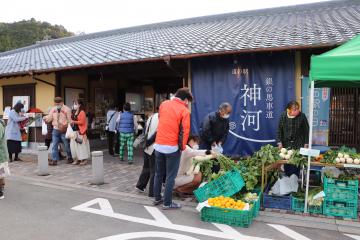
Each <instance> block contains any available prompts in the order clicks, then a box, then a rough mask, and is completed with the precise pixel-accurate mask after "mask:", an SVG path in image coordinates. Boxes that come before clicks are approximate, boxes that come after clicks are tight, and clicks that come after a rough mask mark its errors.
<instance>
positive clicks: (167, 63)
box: [163, 55, 184, 82]
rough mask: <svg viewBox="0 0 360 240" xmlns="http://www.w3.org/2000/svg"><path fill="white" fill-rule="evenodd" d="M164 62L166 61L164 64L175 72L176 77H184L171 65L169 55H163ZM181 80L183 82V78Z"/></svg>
mask: <svg viewBox="0 0 360 240" xmlns="http://www.w3.org/2000/svg"><path fill="white" fill-rule="evenodd" d="M163 59H164V62H165V63H166V66H167V67H168V68H169V69H170V70H171V71H173V72H174V73H175V75H176V77H179V78H184V76H183V75H182V74H181V73H179V72H178V71H177V70H176V69H175V68H174V67H173V66H172V65H171V56H170V55H169V56H165V57H164V58H163ZM183 82H184V79H183Z"/></svg>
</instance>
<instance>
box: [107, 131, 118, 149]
mask: <svg viewBox="0 0 360 240" xmlns="http://www.w3.org/2000/svg"><path fill="white" fill-rule="evenodd" d="M107 135H108V147H109V154H110V155H114V140H115V153H116V154H119V148H120V143H119V137H118V133H114V132H111V131H107ZM114 138H115V139H114Z"/></svg>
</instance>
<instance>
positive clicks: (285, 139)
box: [277, 101, 309, 176]
mask: <svg viewBox="0 0 360 240" xmlns="http://www.w3.org/2000/svg"><path fill="white" fill-rule="evenodd" d="M277 141H278V146H279V148H280V149H281V148H287V149H300V148H302V147H308V144H307V142H308V141H309V124H308V120H307V118H306V116H305V114H304V113H302V112H300V105H299V103H298V102H296V101H291V102H289V103H288V104H287V106H286V110H285V111H284V112H283V113H282V114H281V116H280V120H279V127H278V132H277ZM285 172H286V175H288V176H290V175H292V174H293V173H295V174H297V175H298V174H299V173H298V172H299V171H298V168H296V167H294V166H293V165H288V164H285Z"/></svg>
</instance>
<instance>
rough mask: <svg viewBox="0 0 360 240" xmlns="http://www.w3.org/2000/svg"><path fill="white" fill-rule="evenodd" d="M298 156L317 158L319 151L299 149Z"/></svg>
mask: <svg viewBox="0 0 360 240" xmlns="http://www.w3.org/2000/svg"><path fill="white" fill-rule="evenodd" d="M300 154H301V155H305V156H311V157H318V156H319V155H320V150H318V149H310V148H300Z"/></svg>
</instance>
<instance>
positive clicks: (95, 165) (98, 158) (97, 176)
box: [91, 151, 104, 185]
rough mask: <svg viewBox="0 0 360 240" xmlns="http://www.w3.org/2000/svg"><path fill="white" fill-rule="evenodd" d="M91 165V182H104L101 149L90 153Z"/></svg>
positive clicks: (98, 183) (99, 183) (97, 183)
mask: <svg viewBox="0 0 360 240" xmlns="http://www.w3.org/2000/svg"><path fill="white" fill-rule="evenodd" d="M91 157H92V160H91V166H92V174H93V181H92V184H96V185H101V184H104V157H103V152H102V151H94V152H92V153H91Z"/></svg>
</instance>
